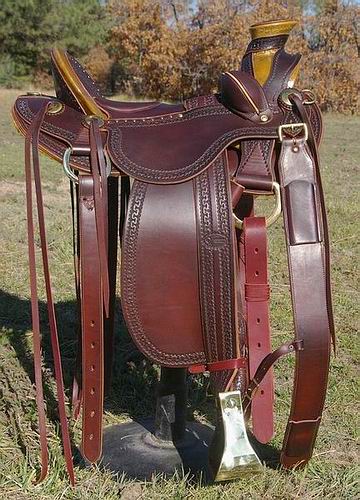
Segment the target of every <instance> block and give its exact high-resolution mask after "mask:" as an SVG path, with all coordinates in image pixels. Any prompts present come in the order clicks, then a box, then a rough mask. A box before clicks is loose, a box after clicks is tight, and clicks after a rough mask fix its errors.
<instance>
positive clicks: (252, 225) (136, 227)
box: [13, 21, 334, 482]
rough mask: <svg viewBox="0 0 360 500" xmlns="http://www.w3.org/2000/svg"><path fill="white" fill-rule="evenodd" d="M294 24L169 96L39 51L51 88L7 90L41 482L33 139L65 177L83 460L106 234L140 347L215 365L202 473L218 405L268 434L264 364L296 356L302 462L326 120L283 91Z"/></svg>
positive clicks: (105, 335)
mask: <svg viewBox="0 0 360 500" xmlns="http://www.w3.org/2000/svg"><path fill="white" fill-rule="evenodd" d="M295 24H296V23H294V22H293V21H275V22H270V23H263V24H259V25H254V26H252V27H251V29H250V31H251V36H252V39H251V41H250V43H249V45H248V48H247V50H246V52H245V54H244V57H243V59H242V62H241V67H240V69H238V70H235V71H228V72H225V73H223V74H221V75H220V79H219V89H218V92H217V93H215V94H212V95H206V96H199V97H192V98H189V99H186V100H185V101H184V102H183V103H181V104H163V103H160V102H141V103H138V102H136V103H131V102H116V101H112V100H108V99H106V98H104V97H103V96H102V95H101V93H100V91H99V90H98V88H97V86H96V84H95V83H94V81H93V80H92V79H91V77H90V76H89V75H88V74H87V72H86V71H85V70H84V69H83V68H82V67H81V65H80V64H79V63H78V62H77V61H76V60H75V59H74V58H73V57H71V56H70V55H69V54H68V53H66V52H64V51H62V50H59V49H55V50H53V52H52V55H51V62H52V71H53V77H54V84H55V90H56V97H52V96H46V95H39V94H37V95H34V94H31V95H22V96H19V97H18V98H17V100H16V102H15V105H14V108H13V118H14V122H15V125H16V127H17V128H18V130H19V131H20V132H21V133H22V134H23V135H24V136H25V173H26V192H27V220H28V237H29V262H30V281H31V304H32V318H33V334H34V356H35V377H36V388H37V403H38V408H39V427H40V442H41V451H42V473H41V477H40V479H43V478H44V477H45V475H46V472H47V443H46V426H45V410H44V402H43V393H42V382H41V354H40V349H41V338H40V325H39V313H38V299H37V279H36V278H37V277H36V265H35V240H34V222H33V207H32V202H33V200H32V198H33V190H32V178H34V182H35V197H36V202H37V212H38V220H39V230H40V240H41V248H42V256H43V265H44V276H45V284H46V293H47V302H48V312H49V324H50V332H51V341H52V348H53V354H54V364H55V374H56V381H57V390H58V399H59V415H60V421H61V431H62V437H63V444H64V453H65V458H66V463H67V469H68V472H69V476H70V479H71V482H74V472H73V465H72V457H71V447H70V442H69V433H68V424H67V417H66V412H65V400H64V388H63V382H62V372H61V358H60V350H59V343H58V337H57V324H56V318H55V313H54V300H53V296H52V290H51V277H50V273H49V265H48V255H47V245H46V232H45V222H44V210H43V201H42V191H41V179H40V168H39V154H38V152H39V151H42V152H44V153H45V154H47V155H49V156H50V157H51V158H54V159H55V160H57V161H58V162H61V163H63V166H64V170H65V172H66V174H67V175H68V176H69V178H70V179H71V181H72V183H71V184H72V186H74V187H75V189H73V188H72V189H73V190H72V196H73V199H74V201H75V202H76V203H74V205H76V207H75V213H74V222H75V226H76V228H77V232H76V236H75V276H76V290H77V296H78V302H79V306H80V312H81V320H80V323H81V335H80V339H79V344H80V348H79V354H78V360H77V369H76V373H75V376H74V387H73V408H74V414H75V416H77V415H78V414H79V412H80V410H82V418H83V433H82V453H83V455H84V456H85V457H86V459H87V460H89V461H90V462H95V461H97V460H98V459H99V458H100V457H101V451H102V413H103V398H104V390H107V388H108V386H109V383H110V378H111V376H110V374H111V366H112V363H113V361H114V360H113V334H114V331H113V330H114V326H113V323H114V307H115V288H116V268H117V246H118V245H117V243H118V233H119V234H120V246H121V304H122V310H123V314H124V318H125V321H126V325H127V328H128V330H129V332H130V334H131V336H132V338H133V340H134V342H135V344H136V345H137V347H138V348H139V350H140V351H141V352H142V353H143V354H144V355H145V356H146V357H147V358H149V359H150V360H151V361H153V362H154V363H157V364H159V365H161V366H163V367H169V368H186V369H188V370H189V371H190V372H191V373H193V374H196V373H202V372H205V371H207V372H209V373H210V381H211V388H212V390H213V392H214V394H215V395H217V396H218V397H219V401H220V404H219V405H218V412H219V423H218V425H217V429H216V432H215V436H216V437H215V441H216V443H215V445H214V446H213V447H212V449H211V450H210V455H211V456H210V461H211V462H212V464H213V468H214V471H215V473H216V471H218V472H219V471H220V469H221V464H220V461H221V460H219V458H218V457H217V454H216V452H215V451H214V450H216V449H217V448H218V447H219V446H220V445H221V443H223V442H224V439H225V438H224V435H225V434H226V432H227V426H226V425H224V420H223V419H222V418H221V417H224V415H225V416H226V415H229V414H230V413H229V412H230V410H229V409H233V408H234V407H236V408H237V409H238V410H239V412H240V413H241V414H243V415H244V416H245V419H246V421H247V422H251V429H252V433H253V435H254V436H255V438H256V439H257V440H258V441H260V442H262V443H266V442H268V441H269V440H270V439H271V438H272V436H273V431H274V418H273V403H274V381H273V373H272V366H273V364H274V363H275V362H276V361H277V360H278V359H279V358H280V357H282V356H283V355H286V354H291V353H294V354H295V357H296V365H295V375H294V388H293V394H292V403H291V409H290V415H289V419H288V424H287V427H286V431H285V436H284V441H283V446H282V451H281V459H280V461H281V464H282V465H283V466H284V467H285V468H293V467H298V466H301V465H304V464H306V463H307V462H308V461H309V459H310V458H311V455H312V451H313V447H314V443H315V439H316V436H317V432H318V428H319V424H320V420H321V415H322V410H323V406H324V401H325V393H326V386H327V378H328V369H329V354H330V346H331V339H332V338H333V339H334V325H333V318H332V307H331V294H330V272H329V267H330V266H329V239H328V231H327V223H326V212H325V206H324V195H323V191H322V186H321V179H320V172H319V156H318V146H319V143H320V139H321V135H322V118H321V114H320V110H319V107H318V105H317V104H316V102H315V100H314V96H313V94H312V92H311V91H309V90H303V91H301V90H298V89H296V88H295V87H294V81H295V79H296V76H297V73H298V70H299V61H300V55H299V54H288V53H287V52H286V51H285V50H284V45H285V43H286V40H287V38H288V36H289V33H290V31H291V29H292V28H293V26H294V25H295ZM130 179H131V182H130ZM119 183H120V191H121V196H120V206H119ZM262 196H267V197H268V198H271V199H274V200H275V208H274V210H273V212H272V214H271V215H269V216H268V217H263V216H258V215H256V214H255V210H254V201H255V199H256V198H258V197H262ZM281 212H282V213H283V224H284V231H285V241H286V248H287V257H288V265H289V276H290V292H291V299H292V308H293V315H294V335H293V338H291V339H289V341H288V342H287V343H285V344H283V345H280V346H277V347H276V348H275V350H272V346H271V335H270V321H269V300H270V287H269V283H268V266H267V264H268V263H267V252H268V250H267V230H268V228H269V226H271V224H272V223H273V222H275V220H276V219H277V218H278V216H279V215H280V213H281ZM119 228H120V231H119ZM227 395H230V396H231V398H230V399H229V398H227ZM226 418H228V417H226ZM225 420H226V419H225ZM219 443H220V445H219ZM212 455H213V456H212ZM227 466H228V465H226V467H227ZM229 467H230V469H231V467H232V466H231V465H230V466H229ZM233 467H235V466H234V464H233ZM218 479H222V476H221V471H220V473H219V474H218Z"/></svg>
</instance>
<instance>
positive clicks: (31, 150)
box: [25, 104, 75, 485]
mask: <svg viewBox="0 0 360 500" xmlns="http://www.w3.org/2000/svg"><path fill="white" fill-rule="evenodd" d="M47 109H48V104H47V105H46V106H44V107H43V108H42V109H41V110H40V111H39V112H38V114H37V115H36V117H35V119H34V121H33V123H32V124H31V125H30V127H29V129H28V131H27V134H26V137H25V177H26V207H27V232H28V252H29V269H30V288H31V312H32V330H33V346H34V371H35V386H36V402H37V407H38V419H39V435H40V449H41V472H40V476H39V478H38V479H37V480H36V483H40V482H41V481H43V480H44V479H45V477H46V475H47V471H48V461H49V460H48V447H47V435H46V416H45V404H44V390H43V382H42V368H41V328H40V316H39V298H38V292H37V273H36V253H35V229H34V220H33V197H32V189H33V188H32V170H33V174H34V180H35V193H36V203H37V214H38V224H39V234H40V242H41V253H42V263H43V271H44V281H45V289H46V297H47V309H48V318H49V327H50V338H51V347H52V352H53V359H54V369H55V381H56V389H57V396H58V410H59V417H60V426H61V436H62V443H63V448H64V455H65V462H66V468H67V471H68V475H69V478H70V482H71V484H72V485H74V484H75V477H74V469H73V461H72V453H71V445H70V435H69V428H68V421H67V416H66V406H65V390H64V382H63V373H62V366H61V354H60V346H59V338H58V330H57V322H56V315H55V307H54V299H53V295H52V285H51V277H50V271H49V258H48V250H47V241H46V230H45V215H44V205H43V197H42V189H41V175H40V162H39V152H38V143H39V135H40V129H41V125H42V122H43V119H44V117H45V114H46V112H47Z"/></svg>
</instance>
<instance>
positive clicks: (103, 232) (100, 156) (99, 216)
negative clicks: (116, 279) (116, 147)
mask: <svg viewBox="0 0 360 500" xmlns="http://www.w3.org/2000/svg"><path fill="white" fill-rule="evenodd" d="M89 136H90V161H91V170H92V175H93V179H94V203H95V218H96V228H97V238H98V247H99V258H100V269H101V280H102V287H103V301H104V310H105V315H106V317H107V318H108V317H109V300H110V299H109V296H110V285H109V270H108V222H107V221H108V187H107V175H106V163H105V157H104V150H103V146H102V140H101V135H100V128H99V123H98V120H97V119H93V120H91V122H90V131H89Z"/></svg>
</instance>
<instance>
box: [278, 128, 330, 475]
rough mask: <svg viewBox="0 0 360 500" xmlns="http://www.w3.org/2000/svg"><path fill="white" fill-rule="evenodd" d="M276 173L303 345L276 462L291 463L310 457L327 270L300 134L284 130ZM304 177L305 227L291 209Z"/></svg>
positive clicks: (297, 205) (297, 203)
mask: <svg viewBox="0 0 360 500" xmlns="http://www.w3.org/2000/svg"><path fill="white" fill-rule="evenodd" d="M294 166H296V168H294ZM279 175H280V182H281V187H282V193H283V194H282V197H283V203H284V212H283V213H284V228H285V234H286V239H287V250H288V263H289V274H290V287H291V295H292V303H293V312H294V326H295V335H296V340H297V341H301V342H302V345H303V348H302V349H301V350H298V351H297V353H296V368H295V384H294V392H293V400H292V407H291V412H290V417H289V422H288V425H287V429H286V433H285V438H284V443H283V449H282V454H281V463H282V464H283V465H284V466H285V467H294V466H299V465H303V464H305V463H306V462H307V461H308V460H309V459H310V457H311V454H312V449H313V446H314V443H315V438H316V435H317V431H318V427H319V424H320V419H321V414H322V409H323V406H324V401H325V394H326V386H327V377H328V371H329V355H330V343H331V327H330V322H331V318H330V316H329V311H330V310H331V301H330V297H329V296H328V293H327V286H326V281H327V275H328V272H329V270H328V269H326V267H325V266H326V255H325V253H326V249H325V247H326V245H325V244H324V230H325V228H324V223H323V220H322V213H321V208H320V206H321V198H320V196H319V187H318V184H317V178H318V175H317V166H316V163H315V161H314V159H313V157H312V155H311V152H310V150H309V148H308V146H307V144H306V142H305V140H304V138H298V137H296V138H295V137H292V136H291V135H290V136H289V135H285V138H284V139H283V141H282V147H281V153H280V158H279ZM299 181H301V182H299ZM303 183H307V184H308V185H309V187H307V189H306V190H305V191H306V194H307V196H308V197H309V198H310V201H309V203H308V204H307V206H310V207H311V214H310V217H309V220H308V226H309V229H307V228H305V230H304V227H303V224H294V223H293V219H294V212H295V213H300V212H301V211H302V210H303V208H304V207H303V203H302V199H301V196H299V195H298V193H297V190H298V189H299V188H300V193H301V194H304V188H303V186H304V184H303ZM289 186H291V189H290V190H289V189H288V187H289ZM311 186H312V188H311V189H310V187H311ZM313 207H314V208H313ZM297 217H299V218H300V216H297ZM314 234H315V235H316V237H315V238H314ZM314 239H315V241H314ZM315 381H316V382H315Z"/></svg>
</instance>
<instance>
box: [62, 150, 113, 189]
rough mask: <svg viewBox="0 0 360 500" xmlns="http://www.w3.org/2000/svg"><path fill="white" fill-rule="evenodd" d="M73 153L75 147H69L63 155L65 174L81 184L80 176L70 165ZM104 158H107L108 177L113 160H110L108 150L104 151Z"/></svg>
mask: <svg viewBox="0 0 360 500" xmlns="http://www.w3.org/2000/svg"><path fill="white" fill-rule="evenodd" d="M72 153H74V149H73V148H67V149H66V150H65V152H64V156H63V162H62V164H63V170H64V172H65V174H66V175H67V177H69V179H70V180H71V181H72V182H74V183H75V184H79V177H78V176H77V175H75V174H74V172H73V170H72V168H71V167H70V157H71V155H72ZM104 158H105V163H106V177H109V175H110V174H111V160H110V157H109V155H108V154H107V152H106V151H104Z"/></svg>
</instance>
